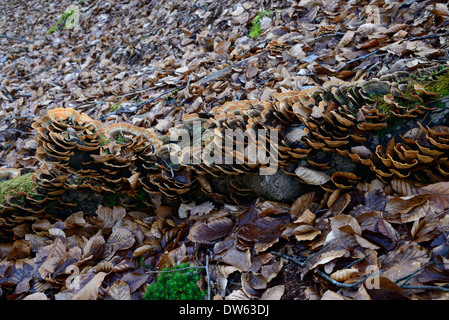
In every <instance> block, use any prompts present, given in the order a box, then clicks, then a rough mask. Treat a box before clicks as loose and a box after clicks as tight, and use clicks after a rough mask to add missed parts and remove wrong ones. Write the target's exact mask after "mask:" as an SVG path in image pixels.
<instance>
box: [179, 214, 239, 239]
mask: <svg viewBox="0 0 449 320" xmlns="http://www.w3.org/2000/svg"><path fill="white" fill-rule="evenodd" d="M233 228H234V222H233V221H232V220H231V219H229V218H227V217H217V218H210V219H204V220H200V221H198V222H196V223H195V224H194V225H193V226H192V227H191V228H190V231H189V235H188V238H189V239H190V240H192V241H194V242H200V243H211V242H213V241H215V240H217V239H220V238H222V237H224V236H227V235H228V234H229V233H230V232H231V230H232V229H233Z"/></svg>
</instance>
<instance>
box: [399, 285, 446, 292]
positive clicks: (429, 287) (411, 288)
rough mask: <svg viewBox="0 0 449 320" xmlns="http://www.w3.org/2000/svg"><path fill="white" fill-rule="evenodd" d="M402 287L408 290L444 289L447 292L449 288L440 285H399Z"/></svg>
mask: <svg viewBox="0 0 449 320" xmlns="http://www.w3.org/2000/svg"><path fill="white" fill-rule="evenodd" d="M400 287H401V288H402V289H409V290H425V291H445V292H449V288H446V287H441V286H400Z"/></svg>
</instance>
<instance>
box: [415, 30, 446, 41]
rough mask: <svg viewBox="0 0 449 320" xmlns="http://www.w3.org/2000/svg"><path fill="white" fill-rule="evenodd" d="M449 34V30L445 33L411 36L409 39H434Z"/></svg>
mask: <svg viewBox="0 0 449 320" xmlns="http://www.w3.org/2000/svg"><path fill="white" fill-rule="evenodd" d="M446 36H449V32H445V33H437V34H428V35H426V36H420V37H411V38H410V39H409V41H416V40H425V39H433V38H438V37H446Z"/></svg>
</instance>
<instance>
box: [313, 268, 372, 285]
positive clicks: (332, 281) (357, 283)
mask: <svg viewBox="0 0 449 320" xmlns="http://www.w3.org/2000/svg"><path fill="white" fill-rule="evenodd" d="M315 272H316V274H317V275H319V276H320V277H322V278H324V279H326V280H327V281H329V282H331V283H332V284H333V285H336V286H337V287H339V288H344V289H357V287H358V285H359V284H362V283H363V282H365V280H366V279H368V278H369V277H371V276H374V275H377V274H378V273H379V271H376V272H373V273H370V274H368V275H366V276H364V277H363V278H362V279H360V280H359V281H357V282H354V283H342V282H339V281H337V280H334V279H332V278H331V277H329V276H328V275H327V274H326V273H324V272H323V271H321V270H316V271H315Z"/></svg>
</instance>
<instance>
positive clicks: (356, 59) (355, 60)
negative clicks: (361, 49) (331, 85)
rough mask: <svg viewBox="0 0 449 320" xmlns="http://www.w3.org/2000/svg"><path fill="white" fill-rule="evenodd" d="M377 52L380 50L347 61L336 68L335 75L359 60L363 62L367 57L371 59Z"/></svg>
mask: <svg viewBox="0 0 449 320" xmlns="http://www.w3.org/2000/svg"><path fill="white" fill-rule="evenodd" d="M379 51H380V49H377V50H374V51H373V52H371V53H368V54H366V55H364V56H362V57H358V58H355V59H352V60H349V61H348V62H346V63H345V64H344V65H343V66H341V67H340V68H338V69H337V70H335V72H336V73H337V72H340V71H341V70H343V69H344V68H346V67H347V66H349V65H350V64H352V63H354V62H357V61H360V60H363V59H366V58H368V57H371V56H372V55H375V54H376V53H378V52H379Z"/></svg>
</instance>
